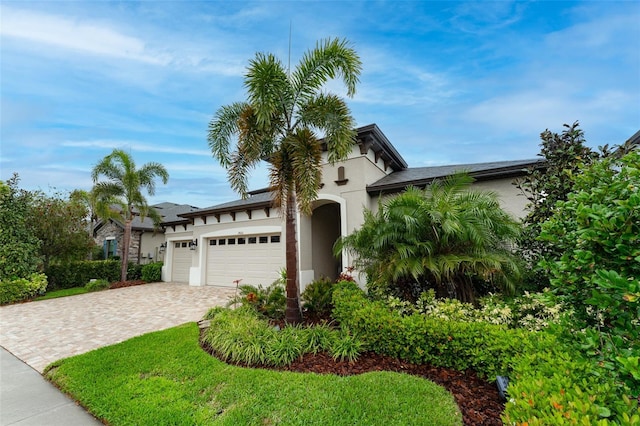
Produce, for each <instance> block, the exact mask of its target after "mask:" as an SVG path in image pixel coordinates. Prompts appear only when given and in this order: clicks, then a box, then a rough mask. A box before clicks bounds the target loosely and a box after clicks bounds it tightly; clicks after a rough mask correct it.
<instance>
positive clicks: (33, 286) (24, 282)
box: [0, 273, 47, 305]
mask: <svg viewBox="0 0 640 426" xmlns="http://www.w3.org/2000/svg"><path fill="white" fill-rule="evenodd" d="M46 289H47V276H46V275H45V274H37V273H36V274H31V275H30V276H29V278H15V279H6V280H2V281H0V305H4V304H7V303H14V302H21V301H23V300H26V299H30V298H32V297H35V296H39V295H41V294H44V292H45V290H46Z"/></svg>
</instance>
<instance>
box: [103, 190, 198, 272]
mask: <svg viewBox="0 0 640 426" xmlns="http://www.w3.org/2000/svg"><path fill="white" fill-rule="evenodd" d="M150 207H152V208H154V209H156V211H157V212H158V213H159V214H160V216H161V217H162V220H163V221H171V220H176V219H177V218H178V214H182V213H188V212H192V211H195V210H198V207H194V206H190V205H188V204H175V203H166V202H165V203H159V204H154V205H152V206H150ZM123 236H124V224H122V223H120V222H119V221H117V220H113V219H111V220H108V221H106V222H105V221H101V222H99V223H98V224H97V225H96V227H95V229H94V230H93V237H94V240H95V242H96V244H97V245H98V246H99V247H102V248H103V251H104V254H105V258H108V257H112V256H122V238H123ZM165 247H166V243H165V237H164V229H163V228H162V227H158V228H156V227H155V226H154V224H153V220H151V219H150V218H149V217H145V219H144V221H141V220H140V216H136V217H134V219H133V222H132V223H131V244H130V245H129V261H130V262H133V263H138V264H146V263H151V262H154V261H158V260H164V248H165Z"/></svg>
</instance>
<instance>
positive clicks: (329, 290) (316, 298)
mask: <svg viewBox="0 0 640 426" xmlns="http://www.w3.org/2000/svg"><path fill="white" fill-rule="evenodd" d="M333 287H334V284H333V281H331V280H330V279H328V278H321V279H319V280H315V281H314V282H312V283H311V284H309V285H308V286H307V288H305V289H304V291H303V292H302V295H301V298H302V301H303V305H302V308H303V309H304V310H305V312H306V313H307V314H309V315H312V316H317V317H325V316H327V315H328V314H330V313H331V309H333V304H332V302H331V299H332V297H333Z"/></svg>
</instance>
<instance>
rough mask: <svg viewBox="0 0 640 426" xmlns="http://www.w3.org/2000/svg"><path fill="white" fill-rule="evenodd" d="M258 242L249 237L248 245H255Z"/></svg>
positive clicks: (254, 238)
mask: <svg viewBox="0 0 640 426" xmlns="http://www.w3.org/2000/svg"><path fill="white" fill-rule="evenodd" d="M257 241H258V239H257V238H256V237H249V244H255V243H256V242H257Z"/></svg>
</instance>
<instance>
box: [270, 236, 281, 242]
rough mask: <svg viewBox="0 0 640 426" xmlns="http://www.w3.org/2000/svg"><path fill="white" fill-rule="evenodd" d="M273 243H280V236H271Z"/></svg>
mask: <svg viewBox="0 0 640 426" xmlns="http://www.w3.org/2000/svg"><path fill="white" fill-rule="evenodd" d="M271 242H272V243H279V242H280V235H272V236H271Z"/></svg>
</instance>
